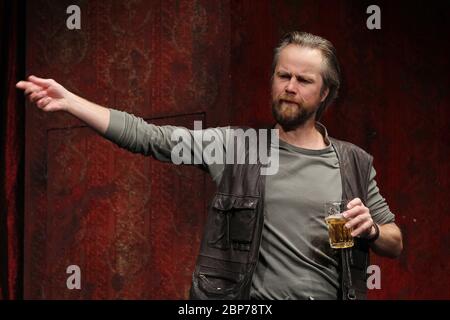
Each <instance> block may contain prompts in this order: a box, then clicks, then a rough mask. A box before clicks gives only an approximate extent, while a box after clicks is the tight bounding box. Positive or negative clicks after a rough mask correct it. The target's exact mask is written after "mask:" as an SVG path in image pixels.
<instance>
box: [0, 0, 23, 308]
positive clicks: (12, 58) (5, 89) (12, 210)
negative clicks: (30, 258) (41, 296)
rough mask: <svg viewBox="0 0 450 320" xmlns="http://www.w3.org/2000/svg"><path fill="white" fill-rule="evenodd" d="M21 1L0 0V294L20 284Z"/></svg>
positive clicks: (7, 295) (16, 295) (15, 294)
mask: <svg viewBox="0 0 450 320" xmlns="http://www.w3.org/2000/svg"><path fill="white" fill-rule="evenodd" d="M24 7H25V2H24V1H23V0H20V1H1V2H0V37H1V38H0V70H1V72H0V75H1V76H0V82H1V83H0V103H1V105H0V106H1V114H0V130H1V132H0V135H1V138H0V166H1V168H0V299H20V298H22V296H23V294H22V291H23V290H22V288H23V280H22V274H23V212H24V208H23V205H24V201H23V199H24V159H25V152H24V146H25V141H24V136H25V132H24V131H25V109H24V99H23V95H22V94H21V93H20V92H18V90H16V89H15V83H16V82H17V81H18V80H19V79H22V78H23V77H24V69H25V68H24V67H25V59H24V57H25V55H24V51H25V50H24V40H25V8H24Z"/></svg>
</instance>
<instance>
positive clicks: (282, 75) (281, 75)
mask: <svg viewBox="0 0 450 320" xmlns="http://www.w3.org/2000/svg"><path fill="white" fill-rule="evenodd" d="M280 78H281V79H290V78H291V77H290V76H289V75H287V74H280Z"/></svg>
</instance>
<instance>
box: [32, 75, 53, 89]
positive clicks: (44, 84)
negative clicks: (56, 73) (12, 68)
mask: <svg viewBox="0 0 450 320" xmlns="http://www.w3.org/2000/svg"><path fill="white" fill-rule="evenodd" d="M28 81H31V82H33V83H34V84H37V85H38V86H41V87H44V88H47V87H49V86H50V85H51V84H52V83H53V80H52V79H43V78H39V77H36V76H29V77H28Z"/></svg>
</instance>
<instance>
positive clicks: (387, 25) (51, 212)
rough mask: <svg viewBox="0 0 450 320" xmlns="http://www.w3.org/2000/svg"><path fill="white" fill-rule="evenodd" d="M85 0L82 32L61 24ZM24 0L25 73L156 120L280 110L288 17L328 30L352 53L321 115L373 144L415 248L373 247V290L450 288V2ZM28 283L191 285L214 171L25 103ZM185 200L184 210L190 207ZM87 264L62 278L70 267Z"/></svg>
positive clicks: (239, 119)
mask: <svg viewBox="0 0 450 320" xmlns="http://www.w3.org/2000/svg"><path fill="white" fill-rule="evenodd" d="M73 3H77V4H79V5H80V7H81V10H82V29H81V31H69V30H67V29H66V28H65V18H66V14H65V9H66V7H67V6H68V5H69V4H73ZM370 4H372V3H371V2H369V1H346V0H342V1H312V0H310V1H287V0H286V1H206V0H204V1H127V2H125V1H123V2H122V1H92V0H91V1H58V2H57V3H56V2H54V1H50V0H47V1H44V0H36V1H30V2H29V4H28V15H27V17H28V18H27V28H28V30H27V73H28V74H30V73H34V74H37V75H41V76H44V77H46V76H49V77H52V78H55V79H57V80H59V81H60V82H61V83H62V84H64V85H65V86H66V87H67V88H69V89H70V90H74V91H75V92H77V93H81V94H82V95H83V96H84V97H86V98H88V99H90V100H94V101H96V102H97V103H100V104H103V105H107V106H111V107H115V108H119V109H122V110H126V111H129V112H133V113H135V114H137V115H139V116H141V117H144V118H146V119H148V120H150V121H154V122H156V123H159V124H178V125H186V126H189V127H191V126H192V125H193V123H192V121H193V120H194V119H202V120H204V121H205V122H206V124H207V125H208V126H216V125H226V124H247V125H262V124H268V123H271V121H272V119H271V114H270V108H269V105H270V103H269V78H270V74H269V73H270V64H271V59H272V49H273V46H274V45H275V44H276V42H277V39H278V38H279V37H280V36H281V35H282V34H283V33H284V32H285V31H288V30H292V29H300V30H305V31H309V32H312V33H316V34H319V35H322V36H324V37H326V38H328V39H329V40H331V41H332V42H333V43H334V44H335V46H336V48H337V50H338V55H339V59H340V61H341V65H342V68H343V78H344V79H343V86H342V90H341V94H340V98H339V100H338V101H337V103H336V104H335V105H333V106H332V108H331V109H330V110H329V112H328V113H327V114H326V115H325V118H324V119H323V122H324V123H325V124H326V125H327V127H328V129H329V132H330V134H331V135H332V136H335V137H337V138H341V139H345V140H349V141H351V142H354V143H356V144H358V145H360V146H361V147H363V148H365V149H366V150H367V151H369V152H370V153H372V154H373V155H374V156H375V168H376V169H377V171H378V177H377V181H378V183H379V185H380V187H381V191H382V194H383V195H384V196H385V197H386V198H387V200H388V202H389V204H390V206H391V209H392V210H393V211H394V213H396V215H397V222H398V224H399V225H400V226H401V228H402V230H403V233H404V240H405V250H404V254H403V255H402V257H401V258H400V259H398V260H388V259H380V258H375V259H373V260H372V262H373V263H376V264H379V265H380V266H381V272H382V289H381V290H378V291H372V292H371V293H370V296H371V297H372V298H389V299H396V298H402V299H414V298H425V299H428V298H450V292H449V289H448V282H449V281H448V280H449V279H448V276H447V274H448V259H449V249H448V245H447V243H448V240H449V239H448V234H449V218H448V213H449V210H448V208H447V206H446V204H445V200H446V194H447V192H448V191H449V165H448V161H446V158H447V157H448V154H449V145H450V139H449V133H448V129H447V128H446V127H447V123H448V120H447V119H448V117H449V111H448V104H449V102H450V101H449V100H450V99H449V94H448V87H449V80H448V76H447V75H448V72H447V71H448V66H447V58H448V56H449V53H450V52H449V51H450V50H449V46H448V41H444V40H441V37H442V38H443V39H444V38H445V32H446V30H448V21H449V13H448V12H449V11H448V10H447V8H446V4H445V2H433V3H428V2H419V3H411V2H408V1H379V2H378V5H380V7H381V9H382V29H381V30H376V31H370V30H368V29H367V28H366V26H365V23H366V18H367V14H366V13H365V11H366V8H367V6H368V5H370ZM26 147H27V163H26V238H25V245H26V247H25V259H26V260H25V296H26V297H28V298H82V299H87V298H97V299H101V298H149V299H151V298H186V297H187V291H188V288H189V280H190V274H191V272H192V269H193V265H194V260H195V255H196V252H197V249H198V242H199V237H200V236H201V227H202V225H203V222H204V215H205V209H206V205H207V201H208V199H209V198H210V195H211V191H212V188H211V182H210V180H209V178H208V177H206V176H205V175H204V174H203V173H200V172H198V171H196V170H195V169H193V168H180V167H173V166H170V165H168V164H161V163H157V162H156V161H154V160H151V159H149V158H143V157H141V156H138V155H132V154H129V153H127V152H125V151H123V150H119V149H118V148H117V147H115V146H113V145H112V144H111V143H109V142H107V141H104V140H102V139H101V138H100V137H99V136H97V135H96V134H95V133H94V132H93V131H91V130H90V129H88V128H86V127H84V126H83V125H82V124H81V123H79V122H77V121H76V120H75V119H73V118H71V117H69V116H67V115H63V114H43V113H39V112H37V111H36V110H35V109H33V108H28V109H27V146H26ZM186 208H188V209H186ZM69 264H78V265H80V267H81V268H82V270H84V271H83V272H84V274H83V281H84V282H83V284H82V287H83V289H82V290H81V291H69V290H67V289H66V288H65V279H66V276H67V275H66V274H65V267H66V266H67V265H69Z"/></svg>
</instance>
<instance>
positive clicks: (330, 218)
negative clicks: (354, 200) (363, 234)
mask: <svg viewBox="0 0 450 320" xmlns="http://www.w3.org/2000/svg"><path fill="white" fill-rule="evenodd" d="M346 206H347V202H346V201H345V202H344V201H335V202H328V203H327V204H326V205H325V212H326V215H327V216H326V217H325V222H326V223H327V226H328V236H329V240H330V246H331V247H332V248H334V249H344V248H350V247H353V237H352V235H351V232H352V228H350V229H347V228H346V227H345V223H346V222H347V221H348V219H346V218H344V216H343V215H342V212H344V211H345V210H346Z"/></svg>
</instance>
